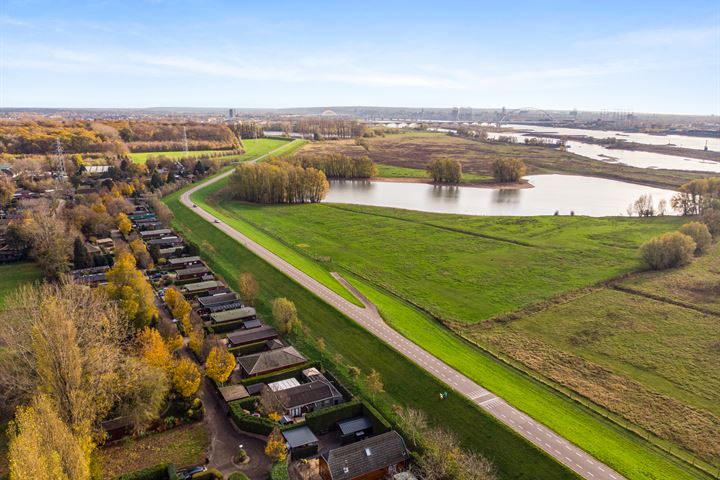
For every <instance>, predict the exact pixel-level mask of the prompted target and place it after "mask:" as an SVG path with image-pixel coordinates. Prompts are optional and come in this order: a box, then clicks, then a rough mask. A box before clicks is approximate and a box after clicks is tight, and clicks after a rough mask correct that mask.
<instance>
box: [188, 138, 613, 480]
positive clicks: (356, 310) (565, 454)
mask: <svg viewBox="0 0 720 480" xmlns="http://www.w3.org/2000/svg"><path fill="white" fill-rule="evenodd" d="M282 148H284V146H283V147H280V148H279V149H275V150H273V151H271V152H269V153H266V154H265V155H262V156H260V157H258V158H256V159H255V160H253V161H254V162H257V161H258V160H262V159H263V158H265V157H267V156H269V155H272V154H273V153H275V152H277V151H278V150H280V149H282ZM231 174H232V170H230V171H228V172H225V173H223V174H221V175H218V176H217V177H214V178H211V179H209V180H206V181H204V182H201V183H199V184H198V185H196V186H195V187H193V188H191V189H189V190H188V191H186V192H185V193H183V194H182V196H181V197H180V201H181V202H182V203H183V204H184V205H185V206H187V207H190V210H191V211H192V212H194V213H195V214H197V215H199V216H200V217H202V218H203V219H205V220H207V221H208V222H211V223H213V225H214V226H215V227H217V228H218V229H220V230H221V231H222V232H224V233H225V234H227V235H228V236H230V237H231V238H233V239H234V240H236V241H237V242H238V243H240V244H241V245H243V246H244V247H245V248H247V249H248V250H250V251H252V252H253V253H254V254H256V255H257V256H259V257H260V258H262V259H263V260H265V261H266V262H268V263H270V264H271V265H273V266H274V267H275V268H277V269H278V270H280V271H281V272H283V273H284V274H285V275H287V276H288V277H290V278H292V279H293V280H295V281H296V282H298V283H299V284H301V285H302V286H304V287H305V288H306V289H308V290H310V291H311V292H313V293H314V294H315V295H317V296H318V297H320V298H321V299H322V300H324V301H325V302H327V303H328V304H330V305H332V306H333V307H335V308H336V309H337V310H339V311H340V312H342V313H343V314H345V315H346V316H348V317H349V318H351V319H353V320H354V321H355V322H357V323H359V324H360V325H362V326H363V327H364V328H365V329H366V330H368V331H369V332H371V333H372V334H373V335H375V336H376V337H378V338H379V339H380V340H382V341H383V342H385V343H386V344H388V345H389V346H391V347H392V348H394V349H395V350H397V351H398V352H400V353H401V354H402V355H404V356H405V357H407V358H408V359H410V360H411V361H412V362H414V363H415V364H417V365H419V366H420V367H421V368H423V369H425V370H427V371H428V372H429V373H430V374H432V375H433V376H435V377H436V378H437V379H439V380H440V381H441V382H443V383H445V384H446V385H448V386H450V387H451V388H452V389H453V390H455V391H456V392H458V393H460V394H461V395H463V396H464V397H467V398H468V399H469V400H470V401H471V402H473V403H475V404H476V405H478V406H479V407H480V408H482V409H483V410H485V411H487V412H488V413H490V414H491V415H492V416H494V417H495V418H497V419H498V420H499V421H501V422H502V423H504V424H506V425H507V426H508V427H510V428H511V429H513V430H514V431H516V432H517V433H518V434H520V435H522V436H523V437H525V438H526V439H527V440H529V441H530V442H532V443H533V444H535V445H536V446H537V447H539V448H540V449H542V450H544V451H545V452H547V453H548V455H550V456H552V457H554V458H555V459H556V460H557V461H558V462H560V463H563V464H565V465H566V466H567V467H569V468H570V469H571V470H574V471H575V472H577V473H578V474H579V475H581V476H582V477H584V478H587V479H592V480H620V479H622V478H624V477H623V476H622V475H620V474H619V473H617V472H615V471H614V470H612V469H611V468H609V467H607V466H605V465H604V464H603V463H601V462H599V461H598V460H596V459H595V458H594V457H592V456H591V455H590V454H588V453H587V452H585V451H584V450H582V449H580V448H578V447H576V446H575V445H573V444H572V443H570V442H568V441H567V440H565V438H563V437H562V436H560V435H558V434H557V433H555V432H554V431H552V430H550V429H549V428H547V427H545V426H544V425H543V424H541V423H540V422H537V421H536V420H534V419H532V418H530V417H529V416H528V415H526V414H524V413H522V412H521V411H519V410H517V409H516V408H514V407H513V406H511V405H510V404H508V403H507V402H505V401H504V400H503V399H502V398H500V397H498V396H497V395H495V394H493V393H492V392H490V391H488V390H486V389H484V388H483V387H482V386H480V385H478V384H477V383H475V382H474V381H473V380H471V379H469V378H468V377H466V376H465V375H463V374H462V373H460V372H458V371H457V370H455V369H453V368H452V367H450V366H448V365H446V364H445V363H443V362H442V361H440V360H439V359H438V358H436V357H434V356H433V355H431V354H430V353H428V352H426V351H425V350H423V349H422V348H420V347H419V346H417V345H416V344H414V343H413V342H411V341H410V340H408V339H407V338H405V337H403V336H402V335H400V334H399V333H397V332H396V331H395V330H393V329H392V328H391V327H390V326H388V325H387V324H386V323H385V321H384V320H383V319H382V317H381V316H380V314H379V313H378V311H377V309H376V308H375V306H374V305H372V304H371V303H370V302H369V301H368V300H367V299H366V298H365V297H364V296H363V295H362V294H361V293H360V292H358V291H357V290H356V289H355V288H354V287H353V286H352V285H350V284H349V283H348V282H347V281H345V280H344V279H343V278H342V277H340V276H339V275H337V274H333V275H334V276H335V278H337V279H338V281H340V282H341V283H342V284H343V285H344V286H345V287H346V288H347V289H348V290H350V291H351V292H353V293H354V294H355V295H356V296H357V297H358V298H359V299H360V300H361V301H362V302H363V304H364V305H365V307H358V306H357V305H354V304H352V303H351V302H349V301H347V300H346V299H344V298H343V297H341V296H340V295H338V294H337V293H335V292H333V291H332V290H330V289H329V288H328V287H326V286H325V285H323V284H321V283H320V282H318V281H317V280H315V279H314V278H312V277H310V276H309V275H307V274H306V273H305V272H303V271H301V270H299V269H298V268H296V267H294V266H293V265H291V264H290V263H288V262H287V261H285V260H284V259H282V258H280V257H279V256H277V255H275V254H274V253H272V252H271V251H269V250H267V249H266V248H265V247H263V246H262V245H260V244H258V243H256V242H255V241H253V240H251V239H250V238H248V237H246V236H245V235H243V234H242V233H240V232H238V231H237V230H235V229H234V228H232V227H231V226H229V225H227V224H225V223H224V222H222V221H219V220H217V219H216V218H215V217H214V216H213V215H211V214H210V213H208V212H206V211H205V210H202V209H201V208H199V207H193V202H192V201H191V200H190V196H191V195H192V194H193V193H195V192H197V191H198V190H201V189H203V188H205V187H207V186H208V185H210V184H212V183H215V182H217V181H219V180H220V179H222V178H225V177H227V176H229V175H231Z"/></svg>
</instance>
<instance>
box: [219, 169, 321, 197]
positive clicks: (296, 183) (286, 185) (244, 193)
mask: <svg viewBox="0 0 720 480" xmlns="http://www.w3.org/2000/svg"><path fill="white" fill-rule="evenodd" d="M228 189H229V192H230V195H231V196H232V197H233V198H235V199H238V200H245V201H248V202H255V203H317V202H320V201H321V200H322V199H323V198H325V195H326V194H327V192H328V190H329V189H330V184H329V183H328V181H327V178H326V176H325V174H324V173H323V172H322V171H320V170H318V169H316V168H313V167H308V168H304V167H302V166H299V165H292V164H290V163H288V162H286V161H283V160H272V161H269V162H262V163H242V164H240V165H238V167H237V168H236V169H235V172H233V174H232V175H231V176H230V182H229V184H228Z"/></svg>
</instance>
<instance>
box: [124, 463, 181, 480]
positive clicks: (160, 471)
mask: <svg viewBox="0 0 720 480" xmlns="http://www.w3.org/2000/svg"><path fill="white" fill-rule="evenodd" d="M177 478H178V476H177V473H175V466H174V465H172V464H168V463H160V464H158V465H154V466H152V467H147V468H143V469H142V470H136V471H134V472H131V473H126V474H124V475H120V476H119V477H117V480H177Z"/></svg>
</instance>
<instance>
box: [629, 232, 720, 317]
mask: <svg viewBox="0 0 720 480" xmlns="http://www.w3.org/2000/svg"><path fill="white" fill-rule="evenodd" d="M621 286H622V287H624V288H627V289H630V290H632V291H635V292H638V293H641V294H647V295H655V296H659V297H661V298H664V299H666V300H669V301H671V302H678V303H680V304H683V305H687V306H691V307H695V308H700V309H702V310H705V311H708V312H712V313H717V314H720V242H718V243H716V244H715V245H714V246H713V247H712V248H711V250H710V251H709V252H708V253H707V254H706V255H704V256H702V257H700V258H698V259H696V260H695V261H694V262H693V263H692V264H691V265H689V266H687V267H684V268H678V269H675V270H672V271H670V272H647V273H644V274H642V275H637V276H635V277H634V278H632V279H628V280H627V281H625V282H622V284H621Z"/></svg>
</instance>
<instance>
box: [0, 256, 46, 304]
mask: <svg viewBox="0 0 720 480" xmlns="http://www.w3.org/2000/svg"><path fill="white" fill-rule="evenodd" d="M41 278H42V275H41V273H40V270H39V269H38V268H37V266H36V265H35V264H34V263H10V264H5V265H0V309H1V308H2V307H3V304H4V303H5V299H6V298H7V297H8V296H9V295H12V293H13V292H14V291H15V290H16V289H17V288H18V287H19V286H21V285H26V284H29V283H33V282H36V281H39V280H40V279H41Z"/></svg>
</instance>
